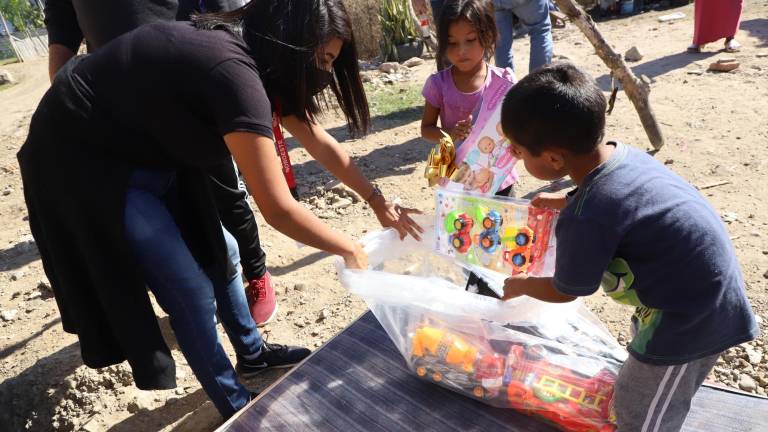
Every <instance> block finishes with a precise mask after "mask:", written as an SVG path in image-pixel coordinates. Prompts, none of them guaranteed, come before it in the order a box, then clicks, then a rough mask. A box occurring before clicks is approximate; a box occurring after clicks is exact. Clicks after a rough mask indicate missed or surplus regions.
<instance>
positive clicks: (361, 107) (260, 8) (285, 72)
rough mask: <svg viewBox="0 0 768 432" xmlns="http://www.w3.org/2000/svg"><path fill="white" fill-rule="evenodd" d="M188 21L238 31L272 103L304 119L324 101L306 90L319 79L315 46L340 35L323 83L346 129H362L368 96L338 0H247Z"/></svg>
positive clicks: (360, 131) (357, 131)
mask: <svg viewBox="0 0 768 432" xmlns="http://www.w3.org/2000/svg"><path fill="white" fill-rule="evenodd" d="M192 22H194V23H195V26H196V27H198V28H201V29H209V30H210V29H217V28H224V29H228V30H230V31H233V32H235V33H239V34H240V35H241V37H242V39H243V41H244V42H245V44H246V45H247V46H248V48H249V49H250V51H251V52H250V55H251V57H252V58H253V60H254V61H255V62H256V65H257V67H258V69H259V75H260V77H261V80H262V81H263V82H264V88H265V89H266V91H267V95H268V96H269V98H270V100H271V101H272V103H277V104H280V108H281V110H282V112H283V113H285V114H291V115H295V116H296V117H298V118H299V119H300V120H302V121H303V122H305V123H309V122H310V121H314V120H315V118H316V117H317V115H318V114H320V113H321V112H322V111H323V109H324V108H327V107H328V105H329V104H328V101H327V99H326V98H325V96H324V92H323V93H320V94H318V95H313V94H312V93H313V92H312V90H313V89H316V88H318V86H319V84H320V82H321V72H320V71H318V69H317V65H318V61H317V58H316V54H317V49H318V47H320V46H322V45H323V44H324V43H326V42H328V41H329V40H331V39H333V38H339V39H341V41H342V42H343V44H342V47H341V51H340V52H339V56H338V57H336V60H335V61H334V62H333V75H334V79H332V80H331V83H330V85H329V87H330V88H331V91H332V92H333V94H334V95H335V96H336V99H337V100H338V104H339V107H340V108H341V111H342V112H343V113H344V116H345V117H346V119H347V124H348V125H349V129H350V132H352V134H354V135H359V134H363V133H365V132H367V131H368V125H369V123H370V113H369V111H368V100H367V99H366V97H365V90H364V89H363V83H362V82H361V81H360V70H359V66H358V64H357V48H356V47H355V37H354V35H353V33H352V26H351V24H350V21H349V15H348V14H347V10H346V8H345V7H344V5H343V4H342V2H341V0H252V1H251V2H249V3H247V4H246V5H245V6H243V7H241V8H239V9H236V10H233V11H230V12H219V13H209V14H201V15H194V16H193V17H192Z"/></svg>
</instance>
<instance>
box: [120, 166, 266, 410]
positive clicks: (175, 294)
mask: <svg viewBox="0 0 768 432" xmlns="http://www.w3.org/2000/svg"><path fill="white" fill-rule="evenodd" d="M168 181H169V180H168V179H165V180H164V179H162V178H158V176H154V175H153V174H151V173H147V172H146V171H137V173H135V174H134V177H133V178H132V180H131V184H132V186H133V187H130V188H129V189H128V191H127V193H126V203H125V226H126V230H125V232H126V238H127V240H128V242H129V244H130V245H131V247H132V249H133V250H134V252H135V256H136V259H137V260H138V262H139V264H140V266H141V269H142V271H143V273H144V277H145V278H146V281H147V285H148V286H149V288H150V290H151V291H152V292H153V293H154V295H155V298H156V299H157V302H158V303H159V304H160V307H162V308H163V310H164V311H165V312H166V313H168V315H169V318H170V323H171V327H172V328H173V331H174V333H175V335H176V339H177V340H178V342H179V347H180V348H181V351H182V352H183V353H184V357H185V358H186V359H187V361H188V362H189V366H190V367H191V368H192V371H193V372H194V373H195V376H196V377H197V379H198V380H199V381H200V384H201V385H202V386H203V389H204V390H205V392H206V393H207V394H208V397H210V398H211V401H212V402H213V403H214V405H215V406H216V408H217V409H218V411H219V413H221V415H222V416H224V417H225V418H226V417H229V416H231V415H232V414H234V413H235V412H236V411H237V410H239V409H240V408H242V407H243V406H245V404H246V403H248V401H249V399H250V393H249V392H248V390H246V388H245V387H243V386H242V385H241V384H240V383H239V382H238V379H237V375H236V373H235V370H234V368H233V367H232V364H231V363H230V361H229V358H228V357H227V354H226V353H225V352H224V348H223V347H222V346H221V344H220V343H219V339H218V335H217V333H216V324H215V321H214V314H215V313H216V300H215V297H214V288H213V284H212V283H211V280H210V279H209V278H208V276H207V275H206V274H205V272H204V271H203V270H202V269H201V268H200V266H199V265H198V263H197V262H196V261H195V259H194V257H193V256H192V254H191V252H190V251H189V249H188V248H187V245H186V243H185V242H184V240H183V238H182V237H181V233H180V231H179V229H178V227H177V226H176V223H175V221H174V220H173V217H172V216H171V214H170V213H169V212H168V209H167V207H166V205H165V203H164V202H163V200H162V198H161V197H162V195H163V194H164V191H165V189H167V187H168ZM163 183H165V186H163ZM243 339H244V341H245V340H247V341H249V343H250V346H249V347H248V349H249V350H250V351H251V352H250V353H249V354H251V355H253V354H257V353H258V352H259V351H260V349H261V346H262V342H261V336H260V335H259V334H258V332H257V331H256V329H255V327H252V329H251V331H250V334H248V335H244V336H243ZM244 345H245V344H244ZM240 348H241V349H244V348H243V346H241V347H240Z"/></svg>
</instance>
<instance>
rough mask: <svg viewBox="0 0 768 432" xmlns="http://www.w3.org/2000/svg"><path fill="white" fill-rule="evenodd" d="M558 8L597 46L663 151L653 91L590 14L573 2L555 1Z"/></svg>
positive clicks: (653, 139)
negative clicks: (604, 35)
mask: <svg viewBox="0 0 768 432" xmlns="http://www.w3.org/2000/svg"><path fill="white" fill-rule="evenodd" d="M555 1H556V2H557V6H558V7H559V8H560V12H562V13H564V14H565V15H567V16H568V18H570V20H571V22H572V23H574V24H575V25H576V27H578V28H579V30H581V32H582V33H584V36H586V37H587V39H588V40H589V42H590V43H592V46H594V47H595V51H596V52H597V55H598V56H599V57H600V58H601V59H602V60H603V62H604V63H605V64H606V66H608V68H610V69H611V72H612V73H613V76H615V77H616V78H617V79H618V80H619V82H620V83H621V86H622V87H623V88H624V93H626V94H627V97H629V100H630V101H632V104H633V105H634V106H635V110H637V114H638V116H640V122H641V123H642V124H643V129H645V133H646V135H648V139H649V140H650V141H651V145H652V146H653V148H654V149H656V150H659V149H661V147H663V146H664V136H663V135H662V133H661V127H660V126H659V123H658V122H657V121H656V116H654V115H653V110H652V109H651V104H650V102H649V101H648V95H649V94H650V92H651V87H650V86H649V85H648V84H646V83H645V82H643V81H642V80H640V79H638V78H637V77H636V76H635V74H634V73H632V71H631V70H630V69H629V67H627V64H626V63H624V59H623V58H622V56H621V54H619V53H617V52H616V51H614V50H613V48H611V46H610V45H609V44H608V42H606V40H605V38H604V37H603V35H602V34H601V33H600V30H598V29H597V26H596V25H595V22H594V21H592V17H590V16H589V15H587V14H586V13H585V12H584V10H583V9H582V8H581V7H579V6H578V5H576V3H574V2H573V0H555Z"/></svg>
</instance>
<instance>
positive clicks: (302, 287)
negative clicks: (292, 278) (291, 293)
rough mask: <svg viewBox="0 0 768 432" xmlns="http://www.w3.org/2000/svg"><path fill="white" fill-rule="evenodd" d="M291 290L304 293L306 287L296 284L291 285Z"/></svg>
mask: <svg viewBox="0 0 768 432" xmlns="http://www.w3.org/2000/svg"><path fill="white" fill-rule="evenodd" d="M293 289H294V290H296V291H304V290H306V289H307V285H306V284H303V283H297V284H294V285H293Z"/></svg>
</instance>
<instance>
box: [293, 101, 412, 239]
mask: <svg viewBox="0 0 768 432" xmlns="http://www.w3.org/2000/svg"><path fill="white" fill-rule="evenodd" d="M282 122H283V126H284V127H285V128H286V129H287V130H288V132H290V133H291V135H293V136H294V138H296V139H297V140H298V141H299V142H300V143H301V145H302V146H303V147H304V148H305V149H306V150H307V152H309V154H310V155H311V156H312V157H313V158H315V160H317V161H318V162H320V164H321V165H322V166H324V167H325V168H326V169H328V171H330V172H331V174H333V175H334V176H335V177H336V178H338V179H339V180H341V181H342V182H343V183H344V184H345V185H347V186H349V187H350V188H351V189H352V190H354V191H355V192H357V194H358V195H360V196H361V197H362V198H363V199H366V200H368V204H370V206H371V209H372V210H373V211H374V213H376V217H377V218H378V219H379V222H381V224H382V226H384V227H391V228H394V229H396V230H397V231H398V232H399V233H400V238H405V236H406V234H410V235H412V236H413V237H414V238H416V239H419V238H420V236H419V233H422V232H424V230H423V229H422V228H421V227H420V226H419V225H418V224H416V223H415V222H414V221H413V219H411V217H410V216H409V213H421V212H420V211H418V210H414V209H407V208H401V207H397V206H394V205H393V204H391V203H389V202H387V200H386V199H385V198H384V197H383V196H381V195H374V187H373V185H372V184H371V182H370V181H368V179H367V178H366V177H365V175H363V173H362V172H361V171H360V169H359V168H358V167H357V165H355V162H354V161H352V159H351V158H350V157H349V155H348V154H347V152H346V151H344V149H343V148H342V147H341V145H339V142H338V141H336V139H335V138H333V137H332V136H331V135H330V134H329V133H328V132H326V131H325V129H323V128H322V127H320V126H319V125H317V124H315V123H312V124H311V126H310V125H307V124H306V123H304V122H303V121H301V120H299V119H298V118H297V117H296V116H286V117H284V118H283V119H282Z"/></svg>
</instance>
